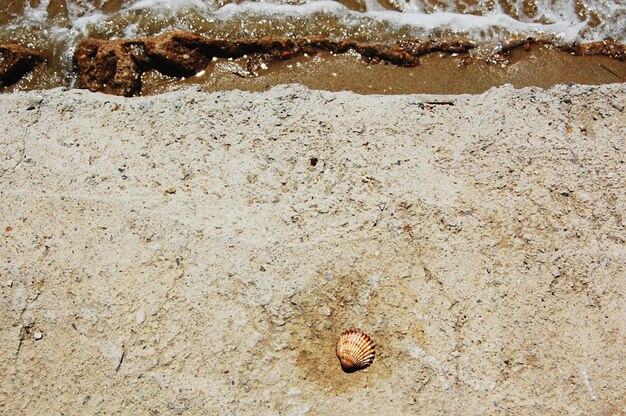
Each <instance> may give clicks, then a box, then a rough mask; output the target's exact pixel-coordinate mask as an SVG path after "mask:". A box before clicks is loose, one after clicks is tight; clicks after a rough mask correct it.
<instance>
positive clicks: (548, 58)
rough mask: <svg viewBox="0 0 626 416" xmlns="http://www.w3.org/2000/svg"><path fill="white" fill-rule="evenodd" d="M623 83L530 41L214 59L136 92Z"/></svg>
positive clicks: (443, 89) (610, 63) (609, 69)
mask: <svg viewBox="0 0 626 416" xmlns="http://www.w3.org/2000/svg"><path fill="white" fill-rule="evenodd" d="M625 80H626V62H623V61H619V60H616V59H612V58H609V57H605V56H574V55H572V54H570V53H567V52H562V51H558V50H555V49H554V48H552V47H551V46H548V45H543V46H541V45H534V46H533V47H532V48H531V49H530V50H528V51H526V50H523V49H517V50H514V51H512V52H511V53H509V54H507V55H506V56H502V57H500V58H499V59H498V60H496V61H491V62H488V61H486V60H484V59H477V58H472V57H470V56H469V54H461V55H458V56H450V55H449V54H443V53H436V54H430V55H426V56H424V57H422V58H421V59H420V65H418V66H417V67H414V68H404V67H400V66H395V65H391V64H386V63H369V62H366V61H365V60H364V59H362V58H361V57H360V56H359V55H358V54H344V55H331V54H329V53H321V54H318V55H316V56H313V57H299V58H295V59H293V60H289V61H282V62H275V63H272V64H271V65H269V66H268V69H267V70H262V71H259V73H258V75H255V74H251V73H249V72H247V71H246V66H245V60H244V59H238V60H233V61H228V60H218V61H217V62H216V63H215V65H214V67H212V68H210V69H208V70H207V71H206V72H205V73H204V74H203V75H202V76H196V77H190V78H187V79H185V80H181V79H180V78H173V77H167V76H164V75H162V74H160V73H158V72H156V71H151V72H149V73H146V74H144V78H143V82H144V87H143V89H142V91H143V94H144V95H151V94H158V93H161V92H166V91H171V90H175V89H177V88H181V87H183V88H184V87H186V86H189V85H197V86H201V87H202V90H203V91H221V90H235V89H237V90H242V91H266V90H268V89H270V88H272V87H274V86H276V85H281V84H291V83H300V84H303V85H306V86H307V87H309V88H312V89H319V90H328V91H353V92H356V93H359V94H480V93H482V92H485V91H487V90H488V89H490V88H492V87H497V86H501V85H504V84H512V85H513V86H514V87H516V88H523V87H530V86H536V87H541V88H550V87H552V86H554V85H557V84H570V83H577V84H589V85H598V84H609V83H620V82H624V81H625Z"/></svg>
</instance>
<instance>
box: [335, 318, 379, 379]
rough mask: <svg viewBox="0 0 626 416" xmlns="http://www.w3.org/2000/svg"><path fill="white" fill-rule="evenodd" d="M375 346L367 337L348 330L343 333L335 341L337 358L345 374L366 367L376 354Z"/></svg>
mask: <svg viewBox="0 0 626 416" xmlns="http://www.w3.org/2000/svg"><path fill="white" fill-rule="evenodd" d="M375 347H376V345H375V344H374V341H372V339H371V338H370V337H369V335H367V334H364V333H363V332H361V331H357V330H354V329H350V330H348V331H344V332H342V333H341V335H340V336H339V340H338V341H337V348H336V351H337V358H339V362H341V368H342V369H343V371H345V372H346V373H352V372H354V371H357V370H361V369H363V368H366V367H368V366H369V365H370V364H371V363H372V361H374V356H375V354H376V351H375V349H374V348H375Z"/></svg>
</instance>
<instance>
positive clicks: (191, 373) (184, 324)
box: [0, 84, 626, 415]
mask: <svg viewBox="0 0 626 416" xmlns="http://www.w3.org/2000/svg"><path fill="white" fill-rule="evenodd" d="M434 102H436V103H434ZM625 104H626V87H625V86H624V84H621V85H619V84H613V85H604V86H600V87H589V86H557V87H555V88H553V89H551V90H547V91H544V90H541V89H536V88H532V89H530V88H527V89H523V90H515V89H513V88H512V87H510V86H505V87H502V88H498V89H491V90H489V91H488V92H486V93H485V94H483V95H476V96H469V95H465V96H445V97H435V96H375V95H369V96H359V95H356V94H353V93H330V92H318V91H311V90H308V89H306V88H305V87H302V86H297V85H296V86H284V87H277V88H274V89H272V90H270V91H269V92H266V93H244V92H239V91H231V92H223V93H213V94H207V93H200V92H198V91H197V90H195V89H194V90H185V91H179V92H176V93H170V94H167V95H162V96H154V97H144V98H136V99H124V98H120V97H113V96H104V95H100V94H93V93H88V92H84V91H66V92H63V91H61V90H53V91H47V92H42V93H15V94H10V95H2V96H0V110H1V111H2V117H1V119H0V175H1V177H0V195H1V199H0V201H1V202H0V218H1V224H0V226H1V227H2V229H1V232H2V235H1V239H0V283H1V285H0V323H1V325H0V374H1V378H0V409H1V411H2V414H4V415H22V414H24V415H60V414H64V415H95V414H97V415H113V414H121V415H131V414H133V415H144V414H145V415H157V414H158V415H170V414H184V415H203V414H211V415H212V414H252V415H266V414H267V415H274V414H281V415H301V414H308V415H330V414H342V415H355V414H380V415H405V414H423V415H436V414H441V415H450V414H452V415H468V414H476V415H485V414H496V415H505V414H506V415H530V414H543V415H617V414H623V412H624V408H625V407H626V401H625V400H624V393H625V391H626V368H625V367H626V353H625V351H624V341H625V338H626V328H625V324H624V313H625V304H624V294H625V293H626V266H625V264H626V245H625V238H626V231H625V224H624V222H625V219H624V214H625V207H626V192H625V191H626V180H625V176H624V172H625V170H626V169H625V159H626V112H625V108H624V106H625ZM351 327H357V328H361V329H363V330H364V331H366V332H368V333H369V334H370V335H371V336H372V337H373V338H374V339H375V340H376V341H377V342H378V344H379V347H378V350H377V351H378V355H377V358H376V360H375V361H374V363H373V365H372V366H371V367H370V368H368V369H366V370H364V371H360V372H357V373H353V374H346V373H343V372H342V371H341V369H340V366H339V363H338V361H337V358H336V357H335V354H334V342H335V340H336V337H337V335H338V334H339V332H340V331H341V330H343V329H347V328H351Z"/></svg>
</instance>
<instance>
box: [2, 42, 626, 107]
mask: <svg viewBox="0 0 626 416" xmlns="http://www.w3.org/2000/svg"><path fill="white" fill-rule="evenodd" d="M4 50H8V52H7V53H10V54H12V55H10V57H11V58H12V59H10V60H7V59H5V60H4V61H3V63H2V65H0V83H2V82H4V84H5V88H4V89H3V91H4V92H12V91H20V90H32V89H47V88H50V87H52V88H54V87H58V86H65V87H68V86H70V84H72V85H73V84H74V83H75V84H76V86H77V87H78V88H84V89H88V90H90V91H94V92H95V91H97V92H105V93H109V94H114V95H123V96H138V95H149V94H151V93H155V92H156V93H158V92H162V91H166V90H168V89H170V90H171V89H174V88H180V87H183V88H184V87H185V86H187V85H201V86H202V88H203V89H204V90H205V91H218V90H231V89H243V90H250V91H264V90H267V89H269V88H271V87H273V86H275V85H281V84H289V83H293V82H299V83H302V84H304V85H307V86H309V87H311V88H315V89H326V90H330V91H337V90H349V91H354V92H357V93H361V94H367V93H374V94H398V93H434V94H459V93H480V92H484V91H486V90H488V89H489V88H491V87H495V86H500V85H504V84H507V83H511V84H513V85H515V86H516V87H526V86H539V87H542V88H549V87H551V86H553V85H556V84H559V83H578V84H589V85H598V84H606V83H617V82H624V81H625V80H626V49H625V47H624V45H622V44H620V43H616V42H610V41H603V42H593V43H587V44H573V45H556V44H554V43H552V42H549V41H547V40H542V39H531V38H528V39H510V40H509V41H507V42H505V43H504V44H503V45H500V46H498V48H497V49H495V50H494V51H492V52H490V53H488V54H487V53H485V51H484V50H483V51H482V52H481V50H482V49H481V48H479V47H478V45H476V44H475V43H474V42H471V41H469V40H464V39H447V40H446V39H442V40H435V41H431V40H423V41H418V40H416V41H407V40H402V41H395V42H386V43H363V42H356V41H349V40H346V41H333V40H330V39H328V38H322V37H320V38H298V39H291V38H262V39H240V40H220V39H210V38H206V37H203V36H200V35H195V34H192V33H187V32H173V33H168V34H165V35H162V36H159V37H154V38H145V39H144V38H141V39H119V40H98V39H87V40H85V41H83V42H81V43H80V44H79V45H78V46H77V48H76V50H75V53H74V58H73V60H74V71H75V72H74V75H73V76H75V77H76V79H75V81H74V80H72V79H70V78H68V76H69V75H68V74H65V75H63V74H62V73H63V71H64V70H63V68H62V67H61V66H60V62H52V61H49V60H48V61H44V59H43V58H42V57H43V55H42V54H41V53H40V52H38V51H33V50H28V49H24V48H21V47H19V46H16V45H10V48H9V49H7V47H6V46H5V47H4ZM0 52H2V50H0ZM20 54H21V57H20ZM7 56H9V55H7ZM42 61H44V63H42ZM5 73H9V74H10V76H4V74H5ZM20 78H22V79H21V80H20V81H18V82H15V80H16V79H20ZM5 80H6V81H5ZM442 80H443V81H444V82H442Z"/></svg>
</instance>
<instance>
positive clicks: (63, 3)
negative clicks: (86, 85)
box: [0, 0, 626, 85]
mask: <svg viewBox="0 0 626 416" xmlns="http://www.w3.org/2000/svg"><path fill="white" fill-rule="evenodd" d="M2 3H3V7H2V9H1V10H0V43H19V44H21V45H24V46H28V47H32V48H36V49H39V50H42V51H44V52H45V53H46V55H47V56H48V64H47V65H48V71H47V74H48V75H47V77H48V79H47V82H48V83H50V84H51V85H55V84H56V85H61V84H68V83H71V57H72V54H73V48H74V46H75V45H76V44H77V43H78V42H80V41H81V40H83V39H85V38H87V37H97V38H105V39H112V38H132V37H144V36H151V35H157V34H162V33H165V32H170V31H174V30H183V31H190V32H194V33H199V34H203V35H205V36H208V37H217V38H231V39H232V38H241V37H253V38H256V37H262V36H289V37H302V36H309V35H327V36H330V37H331V38H335V39H355V40H360V41H384V40H392V39H394V40H395V39H403V38H419V39H424V38H438V37H449V36H463V37H468V38H470V39H473V40H475V41H477V42H478V43H479V44H482V45H483V46H484V48H485V49H488V48H491V47H493V46H497V45H498V43H500V42H502V41H505V40H506V39H508V38H511V37H513V36H533V37H547V38H549V39H551V40H553V41H554V42H555V43H557V44H558V43H566V42H574V41H578V42H589V41H596V40H603V39H613V40H617V41H620V42H625V41H626V3H625V2H624V1H623V0H499V1H495V0H379V1H377V0H341V1H340V2H339V1H329V0H319V1H317V0H313V1H303V0H269V1H263V2H255V1H245V2H240V1H230V0H211V1H206V0H173V1H172V0H108V1H107V0H95V1H84V0H3V1H2Z"/></svg>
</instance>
